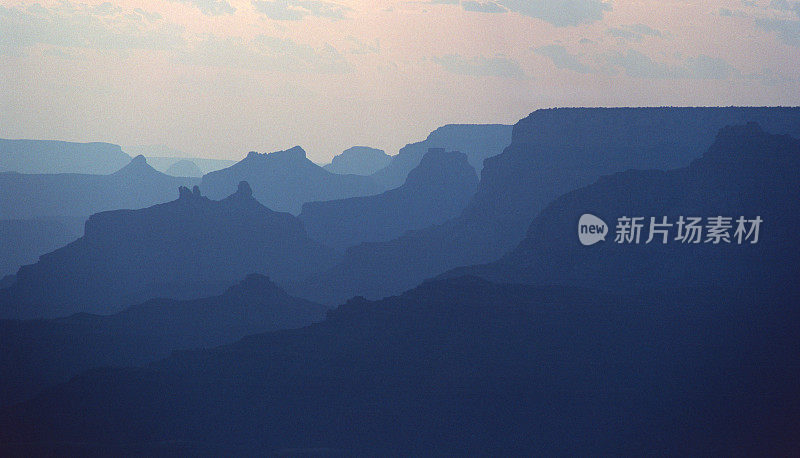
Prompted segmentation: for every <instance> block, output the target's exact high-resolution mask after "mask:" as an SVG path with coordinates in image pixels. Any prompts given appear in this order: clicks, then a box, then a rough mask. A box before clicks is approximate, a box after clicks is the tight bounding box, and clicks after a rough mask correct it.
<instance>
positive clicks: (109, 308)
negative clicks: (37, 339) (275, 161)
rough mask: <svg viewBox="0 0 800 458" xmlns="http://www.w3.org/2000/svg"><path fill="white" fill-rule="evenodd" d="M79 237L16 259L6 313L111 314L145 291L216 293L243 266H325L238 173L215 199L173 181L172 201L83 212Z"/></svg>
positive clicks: (316, 249)
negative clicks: (31, 259) (22, 262)
mask: <svg viewBox="0 0 800 458" xmlns="http://www.w3.org/2000/svg"><path fill="white" fill-rule="evenodd" d="M84 232H85V233H84V235H83V237H81V238H80V239H78V240H76V241H75V242H72V243H70V244H69V245H67V246H65V247H63V248H60V249H58V250H56V251H54V252H52V253H48V254H46V255H44V256H42V257H41V258H40V260H39V262H37V263H36V264H34V265H30V266H24V267H22V268H21V269H20V270H19V272H18V273H17V275H16V281H15V283H14V285H13V286H11V287H10V288H8V289H6V290H3V291H0V314H2V316H3V317H10V318H36V317H57V316H66V315H70V314H72V313H76V312H89V313H103V314H107V313H113V312H116V311H119V310H120V309H122V308H123V307H124V306H126V305H131V304H137V303H141V302H144V301H145V300H147V299H151V298H155V297H168V298H184V299H190V298H198V297H205V296H211V295H215V294H219V293H221V292H222V291H224V290H225V288H227V287H228V286H229V285H231V284H233V283H235V282H236V281H237V280H239V279H241V278H243V277H244V276H245V275H247V274H249V273H262V274H266V275H269V276H270V277H271V278H273V279H275V280H276V281H278V280H281V281H285V280H286V279H287V278H293V277H296V276H299V275H303V274H307V273H309V272H313V271H315V270H317V269H321V268H324V267H327V266H329V265H331V263H332V251H331V250H330V249H328V248H325V247H323V246H321V245H320V244H318V243H316V242H314V241H312V240H311V239H309V238H308V236H307V235H306V232H305V230H304V229H303V224H302V223H301V222H300V221H299V220H298V219H297V218H295V217H293V216H292V215H289V214H287V213H278V212H274V211H272V210H270V209H268V208H266V207H264V206H263V205H261V204H260V203H259V202H258V201H256V200H255V199H254V198H253V196H252V191H251V190H250V186H249V185H248V184H247V183H246V182H242V183H240V184H239V188H238V190H237V191H236V192H235V193H234V194H232V195H231V196H229V197H227V198H225V199H222V200H220V201H213V200H210V199H208V198H206V197H204V196H201V195H200V190H199V189H198V188H197V187H195V188H194V189H193V190H191V191H190V190H189V189H188V188H184V187H182V188H180V196H179V198H178V199H177V200H174V201H172V202H168V203H165V204H159V205H155V206H153V207H148V208H145V209H141V210H117V211H109V212H103V213H98V214H95V215H92V216H91V217H90V218H89V220H88V221H87V223H86V229H85V231H84Z"/></svg>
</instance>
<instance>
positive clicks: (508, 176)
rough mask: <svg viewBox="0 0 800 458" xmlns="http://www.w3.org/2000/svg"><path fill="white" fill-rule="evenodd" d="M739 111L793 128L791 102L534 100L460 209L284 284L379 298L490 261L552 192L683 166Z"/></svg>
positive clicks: (768, 125) (332, 295) (772, 126)
mask: <svg viewBox="0 0 800 458" xmlns="http://www.w3.org/2000/svg"><path fill="white" fill-rule="evenodd" d="M748 121H756V122H758V123H759V124H760V125H761V127H762V128H763V129H764V130H765V131H766V132H770V133H773V134H790V135H792V136H795V137H800V108H780V107H778V108H768V107H762V108H759V107H753V108H750V107H729V108H670V107H665V108H562V109H551V110H537V111H535V112H533V113H531V114H530V115H529V116H528V117H526V118H525V119H522V120H520V121H519V122H518V123H517V124H516V125H515V126H514V130H513V132H514V134H513V139H512V141H511V144H510V145H509V146H508V147H507V148H506V149H505V150H504V151H503V153H502V154H500V155H497V156H494V157H490V158H487V159H486V160H485V162H484V168H483V171H482V172H481V181H480V183H479V185H478V190H477V192H476V193H475V195H474V196H473V198H472V199H471V201H470V203H469V205H468V207H467V208H466V209H465V210H464V212H463V213H462V215H461V216H460V217H458V218H456V219H453V220H451V221H448V222H446V223H443V224H441V225H440V226H437V227H434V228H430V229H423V230H419V231H415V232H413V233H409V234H405V235H403V236H401V237H398V238H397V239H394V240H390V241H387V242H376V243H369V244H364V245H361V246H355V247H352V248H351V249H350V250H349V251H348V253H347V254H346V258H345V260H344V261H343V262H342V263H340V265H338V266H336V267H335V268H333V269H331V270H330V271H328V272H326V273H325V274H321V275H318V276H314V277H313V278H309V279H308V281H306V282H303V283H302V284H299V285H296V286H293V287H292V291H294V292H296V293H297V294H306V295H307V296H304V297H309V298H311V299H314V300H317V301H331V302H330V303H335V302H337V301H342V300H345V299H346V298H348V297H351V296H354V295H364V296H366V297H368V298H379V297H383V296H386V295H389V294H397V293H399V292H401V291H403V290H406V289H408V288H411V287H413V286H414V285H416V284H418V283H419V282H420V281H422V280H423V279H425V278H429V277H432V276H436V275H438V274H440V273H442V272H445V271H447V270H449V269H452V268H455V267H458V266H467V265H473V264H483V263H488V262H492V261H494V260H496V259H498V258H500V257H501V256H502V255H503V254H505V253H506V252H508V251H509V250H511V249H513V248H514V247H515V246H517V245H518V244H519V242H520V241H521V240H522V239H523V238H524V237H525V234H526V231H527V229H528V227H529V226H530V224H531V221H533V219H534V217H535V216H536V215H537V214H538V213H539V212H540V211H541V210H542V209H543V208H544V207H545V206H546V205H547V204H548V203H550V202H552V201H553V200H554V199H556V198H557V197H558V196H560V195H562V194H564V193H566V192H569V191H571V190H573V189H578V188H580V187H582V186H586V185H589V184H591V183H593V182H594V181H596V180H597V179H598V178H599V177H601V176H603V175H606V174H612V173H615V172H619V171H622V170H627V169H631V168H642V169H647V168H659V169H670V168H675V167H682V166H686V165H687V164H689V162H691V160H693V159H695V158H697V157H698V156H700V155H701V154H702V153H703V152H705V151H707V150H708V148H709V147H710V146H711V145H712V143H714V139H715V137H716V135H717V133H718V132H719V130H720V129H721V128H723V127H725V126H726V125H733V124H746V123H747V122H748ZM772 173H780V172H779V171H778V170H777V169H776V170H774V171H773V172H772ZM620 193H621V195H626V194H627V193H628V191H624V192H623V191H620ZM613 198H614V199H619V197H617V196H615V197H613ZM617 216H619V215H617ZM571 226H572V223H570V228H569V231H568V232H567V233H568V234H572V233H573V232H574V228H572V227H571ZM567 240H570V241H572V240H574V239H570V238H567Z"/></svg>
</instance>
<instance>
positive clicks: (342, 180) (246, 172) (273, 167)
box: [200, 146, 385, 214]
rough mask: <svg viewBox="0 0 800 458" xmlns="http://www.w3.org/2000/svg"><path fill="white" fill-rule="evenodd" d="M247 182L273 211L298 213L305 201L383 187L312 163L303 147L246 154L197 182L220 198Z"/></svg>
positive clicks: (347, 195) (376, 190) (371, 180)
mask: <svg viewBox="0 0 800 458" xmlns="http://www.w3.org/2000/svg"><path fill="white" fill-rule="evenodd" d="M240 181H247V182H248V183H250V184H251V186H252V187H253V195H254V196H255V198H256V199H258V201H259V202H261V203H262V204H264V205H266V206H267V207H269V208H270V209H272V210H276V211H285V212H290V213H294V214H298V213H300V210H301V207H302V205H303V204H304V203H306V202H314V201H319V200H331V199H342V198H346V197H356V196H366V195H371V194H378V193H380V192H382V191H384V190H385V189H384V188H382V187H381V186H379V185H378V184H377V183H376V182H375V180H373V179H372V178H370V177H365V176H360V175H339V174H336V173H331V172H329V171H327V170H325V169H323V168H322V167H320V166H318V165H317V164H314V163H313V162H311V161H310V160H309V159H308V158H307V157H306V152H305V151H304V150H303V148H301V147H299V146H295V147H294V148H291V149H288V150H285V151H277V152H274V153H269V154H259V153H256V152H250V153H248V155H247V157H246V158H244V159H242V160H241V161H240V162H237V163H236V164H234V165H232V166H230V167H228V168H226V169H222V170H218V171H216V172H211V173H209V174H206V175H204V176H203V181H202V184H201V185H200V186H201V188H202V189H203V192H204V193H206V194H207V195H208V196H209V197H211V198H221V197H223V196H226V195H228V194H230V193H231V192H232V191H233V190H234V189H236V185H237V183H239V182H240Z"/></svg>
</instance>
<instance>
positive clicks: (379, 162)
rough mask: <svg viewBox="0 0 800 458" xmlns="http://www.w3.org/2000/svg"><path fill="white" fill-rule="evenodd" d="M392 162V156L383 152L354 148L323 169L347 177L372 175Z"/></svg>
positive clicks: (339, 155)
mask: <svg viewBox="0 0 800 458" xmlns="http://www.w3.org/2000/svg"><path fill="white" fill-rule="evenodd" d="M391 160H392V156H389V155H388V154H386V153H385V152H384V151H383V150H380V149H377V148H370V147H368V146H354V147H352V148H348V149H346V150H344V151H342V153H340V154H337V155H336V156H334V157H333V160H332V161H331V163H330V164H327V165H324V166H323V168H324V169H325V170H327V171H329V172H332V173H338V174H341V175H346V174H349V173H352V174H354V175H372V174H373V173H375V172H377V171H378V170H380V169H382V168H384V167H386V166H387V165H388V164H389V162H390V161H391Z"/></svg>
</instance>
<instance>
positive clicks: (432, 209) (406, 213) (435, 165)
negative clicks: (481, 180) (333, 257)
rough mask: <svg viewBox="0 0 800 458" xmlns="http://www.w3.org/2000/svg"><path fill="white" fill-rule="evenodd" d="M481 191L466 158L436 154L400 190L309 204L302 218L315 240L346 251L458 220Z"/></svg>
mask: <svg viewBox="0 0 800 458" xmlns="http://www.w3.org/2000/svg"><path fill="white" fill-rule="evenodd" d="M477 185H478V176H477V175H476V174H475V170H474V169H473V168H472V166H470V165H469V163H468V162H467V156H466V155H465V154H464V153H460V152H445V151H444V150H441V149H432V150H429V151H428V153H426V154H425V156H424V157H423V158H422V161H421V162H420V164H419V165H418V166H417V167H416V168H415V169H414V170H412V171H411V172H410V173H409V174H408V178H406V181H405V183H404V184H403V185H402V186H400V187H399V188H395V189H392V190H389V191H386V192H384V193H382V194H378V195H374V196H365V197H352V198H350V199H341V200H329V201H324V202H311V203H306V204H303V211H302V212H301V213H300V216H299V218H300V220H302V221H303V224H304V225H305V228H306V231H308V235H309V236H310V237H311V238H313V239H314V240H318V241H320V242H322V243H324V244H325V245H328V246H330V247H332V248H336V249H338V250H343V249H345V248H347V247H349V246H353V245H357V244H359V243H362V242H378V241H385V240H391V239H393V238H395V237H398V236H400V235H402V234H403V233H404V232H406V231H409V230H415V229H422V228H425V227H428V226H432V225H434V224H441V223H443V222H444V221H446V220H448V219H450V218H453V217H456V216H458V214H459V213H461V211H462V210H463V209H464V208H465V207H466V206H467V203H468V202H469V199H470V198H471V197H472V195H473V194H474V193H475V189H476V187H477Z"/></svg>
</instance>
